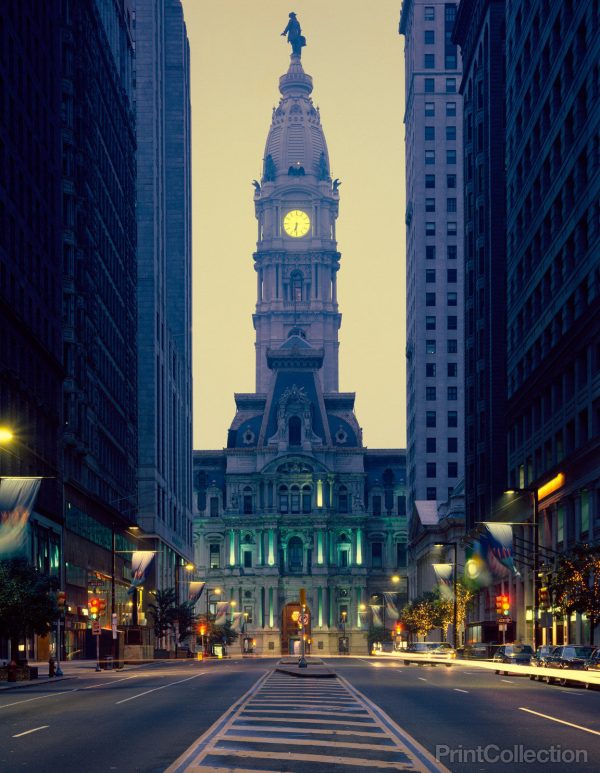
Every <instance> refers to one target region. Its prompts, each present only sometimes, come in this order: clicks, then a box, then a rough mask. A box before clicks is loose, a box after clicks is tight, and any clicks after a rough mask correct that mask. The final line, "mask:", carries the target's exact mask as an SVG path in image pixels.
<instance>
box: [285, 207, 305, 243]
mask: <svg viewBox="0 0 600 773" xmlns="http://www.w3.org/2000/svg"><path fill="white" fill-rule="evenodd" d="M309 228H310V217H309V216H308V215H307V214H306V212H303V211H302V210H301V209H292V210H291V212H288V213H287V215H286V216H285V217H284V218H283V230H284V231H285V232H286V234H287V235H288V236H293V237H294V238H295V239H299V238H300V237H301V236H305V235H306V234H307V233H308V229H309Z"/></svg>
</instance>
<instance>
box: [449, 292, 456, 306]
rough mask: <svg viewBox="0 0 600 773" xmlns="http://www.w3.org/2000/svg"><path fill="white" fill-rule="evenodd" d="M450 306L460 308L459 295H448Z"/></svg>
mask: <svg viewBox="0 0 600 773" xmlns="http://www.w3.org/2000/svg"><path fill="white" fill-rule="evenodd" d="M448 306H458V295H457V293H448Z"/></svg>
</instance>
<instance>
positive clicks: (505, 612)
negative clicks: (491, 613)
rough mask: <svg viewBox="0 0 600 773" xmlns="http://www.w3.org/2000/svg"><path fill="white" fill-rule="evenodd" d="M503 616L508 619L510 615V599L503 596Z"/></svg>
mask: <svg viewBox="0 0 600 773" xmlns="http://www.w3.org/2000/svg"><path fill="white" fill-rule="evenodd" d="M501 598H502V614H503V615H504V616H505V617H507V616H508V615H509V614H510V599H509V598H508V596H502V597H501Z"/></svg>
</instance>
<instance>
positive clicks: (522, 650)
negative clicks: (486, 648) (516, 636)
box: [492, 643, 533, 674]
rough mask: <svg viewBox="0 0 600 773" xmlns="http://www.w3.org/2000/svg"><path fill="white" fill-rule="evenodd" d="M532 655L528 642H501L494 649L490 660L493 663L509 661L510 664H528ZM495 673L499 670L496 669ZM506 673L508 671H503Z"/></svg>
mask: <svg viewBox="0 0 600 773" xmlns="http://www.w3.org/2000/svg"><path fill="white" fill-rule="evenodd" d="M532 657H533V649H532V648H531V647H530V646H529V644H520V643H515V644H501V645H500V647H498V649H497V650H496V652H495V654H494V657H493V658H492V661H493V662H494V663H510V664H511V665H513V666H514V665H518V666H528V665H529V664H530V663H531V658H532ZM496 673H497V674H499V673H500V671H499V670H498V671H496ZM503 673H504V674H508V671H504V672H503Z"/></svg>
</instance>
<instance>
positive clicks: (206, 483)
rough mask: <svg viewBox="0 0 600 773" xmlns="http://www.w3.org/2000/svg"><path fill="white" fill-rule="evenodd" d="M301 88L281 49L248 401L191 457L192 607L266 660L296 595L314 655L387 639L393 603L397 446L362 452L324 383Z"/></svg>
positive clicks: (239, 400)
mask: <svg viewBox="0 0 600 773" xmlns="http://www.w3.org/2000/svg"><path fill="white" fill-rule="evenodd" d="M312 89H313V82H312V78H311V77H310V75H307V74H306V73H305V72H304V69H303V67H302V64H301V61H300V58H299V56H296V55H292V57H291V63H290V66H289V69H288V70H287V72H286V73H285V74H283V75H282V76H281V77H280V79H279V90H280V92H281V99H280V102H279V104H278V106H277V108H276V109H274V110H273V113H272V119H271V126H270V128H269V132H268V136H267V142H266V147H265V152H264V156H263V174H262V178H261V182H260V183H259V184H258V185H257V190H256V192H255V194H254V206H255V214H256V218H257V220H258V231H259V239H258V243H257V246H256V251H255V252H254V254H253V259H254V270H255V271H256V273H257V279H258V281H257V298H256V311H255V313H254V315H253V322H254V329H255V331H256V345H255V351H256V392H255V393H253V394H237V395H236V396H235V400H236V408H237V411H236V415H235V417H234V419H233V421H232V423H231V425H230V428H229V432H228V435H227V448H226V449H225V450H223V451H214V452H212V451H199V452H196V453H195V457H194V468H195V483H196V487H197V490H196V493H197V512H198V517H197V527H196V528H197V533H198V541H197V544H196V552H197V563H198V565H199V566H200V570H201V576H202V577H205V578H206V580H207V588H206V591H205V598H206V603H207V607H206V610H207V611H209V610H210V608H211V606H210V605H211V604H214V603H215V602H216V601H217V600H218V599H219V598H220V599H221V600H222V601H228V602H229V605H230V606H229V611H228V613H227V614H228V615H231V616H233V610H234V609H235V610H236V614H238V615H242V616H243V618H242V620H241V622H242V626H243V627H244V630H245V633H246V634H247V636H246V637H244V639H243V643H245V646H246V647H251V646H255V647H256V649H257V650H258V651H259V652H261V653H265V654H268V653H269V652H271V653H272V654H279V653H282V652H283V653H288V652H297V651H298V647H299V646H300V641H301V639H302V635H303V631H302V630H301V629H299V615H300V605H299V596H300V589H301V588H304V589H305V591H306V607H307V608H306V628H305V629H304V633H306V634H307V637H308V639H309V640H310V642H309V646H311V647H312V651H313V652H315V653H322V654H327V653H335V652H338V651H342V652H346V651H348V649H349V650H350V651H352V652H360V653H367V651H368V641H369V629H370V627H371V626H372V627H371V631H370V634H371V638H373V636H377V637H378V638H381V637H382V635H383V627H384V626H385V627H386V628H387V630H388V633H387V636H386V638H388V639H389V635H390V628H391V627H392V625H393V622H394V621H395V619H396V617H397V614H396V617H394V614H393V611H394V610H395V608H396V604H397V603H398V602H400V603H402V602H406V598H407V597H406V591H407V583H406V510H405V489H404V482H405V464H404V462H405V459H404V452H403V451H401V450H395V449H380V450H372V449H366V448H364V446H363V444H362V433H361V429H360V426H359V424H358V421H357V418H356V415H355V413H354V399H355V395H354V393H352V392H340V391H339V387H338V347H339V341H338V331H339V328H340V324H341V314H340V312H339V308H338V299H337V292H336V277H337V272H338V270H339V268H340V253H339V252H338V248H337V240H336V220H337V216H338V208H339V201H340V194H339V191H338V186H337V184H336V182H335V181H332V175H331V174H330V168H331V167H330V162H329V154H328V150H327V143H326V140H325V134H324V132H323V128H322V125H321V118H320V114H319V111H318V110H317V109H316V108H315V107H314V105H313V102H312V98H311V92H312ZM248 270H250V269H248ZM394 576H395V580H394V579H393V578H394ZM217 589H218V590H219V594H217V592H216V591H217ZM394 602H395V603H394ZM234 605H235V606H234ZM374 631H378V632H379V633H375V634H374V633H373V632H374ZM252 642H256V643H255V645H253V644H252Z"/></svg>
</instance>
